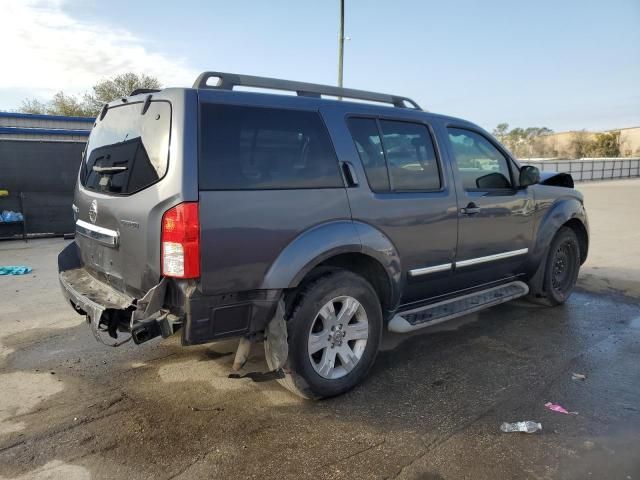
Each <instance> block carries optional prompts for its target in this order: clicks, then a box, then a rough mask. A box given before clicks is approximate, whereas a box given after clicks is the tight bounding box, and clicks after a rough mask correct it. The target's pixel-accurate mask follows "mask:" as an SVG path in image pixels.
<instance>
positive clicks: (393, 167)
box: [348, 118, 442, 192]
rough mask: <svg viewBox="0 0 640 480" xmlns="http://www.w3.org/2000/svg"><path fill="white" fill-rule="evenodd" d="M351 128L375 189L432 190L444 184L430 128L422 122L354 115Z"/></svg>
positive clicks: (380, 190) (372, 186)
mask: <svg viewBox="0 0 640 480" xmlns="http://www.w3.org/2000/svg"><path fill="white" fill-rule="evenodd" d="M348 126H349V131H350V132H351V136H352V137H353V141H354V143H355V145H356V150H357V151H358V155H359V156H360V160H361V161H362V164H363V166H364V169H365V173H366V175H367V180H368V181H369V186H370V187H371V190H373V191H374V192H385V191H386V192H388V191H394V192H408V191H420V192H428V191H434V190H439V189H440V188H441V186H442V184H441V177H440V167H439V165H438V160H437V157H436V152H435V147H434V144H433V140H432V138H431V134H430V133H429V129H428V128H427V127H426V126H425V125H423V124H420V123H413V122H404V121H395V120H377V119H373V118H350V119H349V120H348Z"/></svg>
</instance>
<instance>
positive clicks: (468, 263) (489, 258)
mask: <svg viewBox="0 0 640 480" xmlns="http://www.w3.org/2000/svg"><path fill="white" fill-rule="evenodd" d="M528 252H529V249H528V248H521V249H519V250H511V251H509V252H502V253H496V254H494V255H487V256H486V257H477V258H470V259H469V260H460V261H459V262H456V268H464V267H470V266H471V265H477V264H479V263H485V262H493V261H495V260H502V259H504V258H510V257H517V256H518V255H524V254H526V253H528Z"/></svg>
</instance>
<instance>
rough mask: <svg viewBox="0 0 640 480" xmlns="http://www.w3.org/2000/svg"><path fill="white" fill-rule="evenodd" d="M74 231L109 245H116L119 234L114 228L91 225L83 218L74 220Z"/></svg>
mask: <svg viewBox="0 0 640 480" xmlns="http://www.w3.org/2000/svg"><path fill="white" fill-rule="evenodd" d="M76 233H78V234H79V235H82V236H83V237H87V238H91V239H93V240H96V241H98V242H100V243H103V244H105V245H107V246H109V247H116V246H118V240H119V238H120V234H119V233H118V232H116V231H115V230H110V229H108V228H104V227H99V226H98V225H92V224H91V223H88V222H85V221H84V220H76Z"/></svg>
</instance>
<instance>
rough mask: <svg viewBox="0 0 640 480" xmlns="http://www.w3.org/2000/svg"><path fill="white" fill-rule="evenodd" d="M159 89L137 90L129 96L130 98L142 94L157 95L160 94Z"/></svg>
mask: <svg viewBox="0 0 640 480" xmlns="http://www.w3.org/2000/svg"><path fill="white" fill-rule="evenodd" d="M159 91H160V90H158V89H157V88H136V89H135V90H134V91H133V92H131V93H130V94H129V96H130V97H133V96H134V95H139V94H140V93H156V92H159Z"/></svg>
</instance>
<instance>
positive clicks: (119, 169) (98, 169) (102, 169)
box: [93, 165, 129, 173]
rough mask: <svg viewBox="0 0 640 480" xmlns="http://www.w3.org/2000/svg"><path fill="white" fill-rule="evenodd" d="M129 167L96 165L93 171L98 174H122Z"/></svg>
mask: <svg viewBox="0 0 640 480" xmlns="http://www.w3.org/2000/svg"><path fill="white" fill-rule="evenodd" d="M128 168H129V167H98V166H97V165H94V166H93V171H94V172H98V173H112V172H124V171H125V170H127V169H128Z"/></svg>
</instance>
